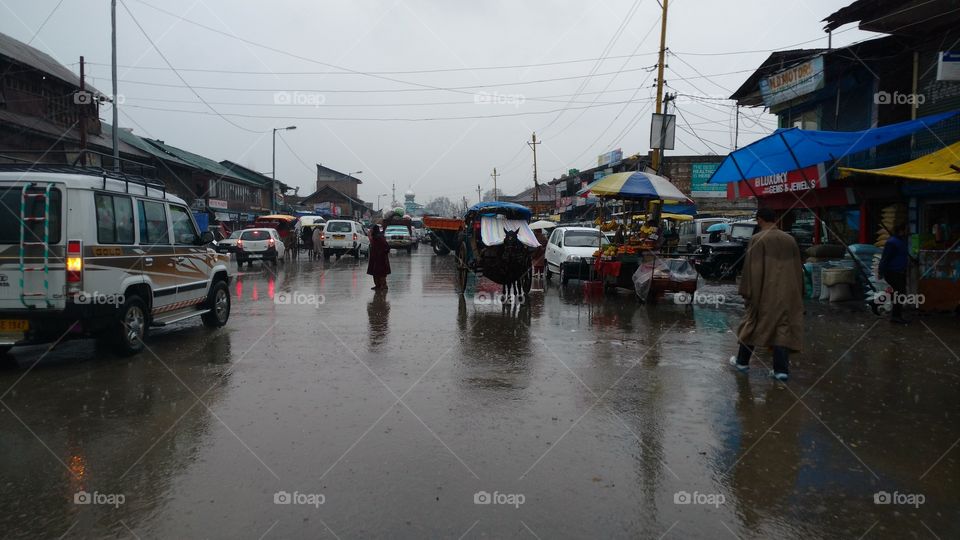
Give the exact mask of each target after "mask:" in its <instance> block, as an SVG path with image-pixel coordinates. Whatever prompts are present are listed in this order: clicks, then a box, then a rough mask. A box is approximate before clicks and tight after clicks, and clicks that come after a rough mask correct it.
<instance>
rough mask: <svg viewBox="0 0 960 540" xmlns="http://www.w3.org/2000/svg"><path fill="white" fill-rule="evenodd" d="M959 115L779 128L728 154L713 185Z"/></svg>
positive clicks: (834, 156)
mask: <svg viewBox="0 0 960 540" xmlns="http://www.w3.org/2000/svg"><path fill="white" fill-rule="evenodd" d="M958 114H960V111H952V112H947V113H941V114H935V115H931V116H925V117H923V118H918V119H916V120H909V121H907V122H900V123H899V124H890V125H889V126H883V127H877V128H871V129H866V130H863V131H813V130H805V129H799V128H789V129H778V130H777V131H775V132H774V133H773V134H772V135H768V136H766V137H764V138H762V139H760V140H759V141H756V142H754V143H752V144H749V145H747V146H744V147H743V148H741V149H739V150H736V151H734V152H731V153H730V154H729V155H727V157H726V158H725V159H724V160H723V163H721V164H720V166H719V167H717V170H716V171H714V173H713V176H711V177H710V180H709V183H711V184H724V183H730V182H739V181H741V180H748V179H750V178H758V177H761V176H770V175H774V174H780V173H785V172H789V171H793V170H797V169H802V168H805V167H810V166H812V165H817V164H819V163H824V162H826V161H834V160H838V159H841V158H843V157H846V156H848V155H850V154H856V153H857V152H862V151H864V150H868V149H870V148H873V147H875V146H879V145H881V144H886V143H888V142H890V141H893V140H896V139H899V138H900V137H905V136H907V135H910V134H912V133H915V132H917V131H919V130H921V129H924V128H929V127H931V126H933V125H934V124H937V123H939V122H942V121H944V120H947V119H949V118H953V117H954V116H957V115H958Z"/></svg>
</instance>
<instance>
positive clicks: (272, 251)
mask: <svg viewBox="0 0 960 540" xmlns="http://www.w3.org/2000/svg"><path fill="white" fill-rule="evenodd" d="M285 251H286V246H284V245H283V241H282V240H281V239H280V233H278V232H277V230H276V229H271V228H267V227H261V228H257V229H245V230H243V231H241V232H240V238H238V239H237V247H236V248H235V253H236V254H237V264H238V265H242V264H243V263H247V266H253V261H254V260H261V261H265V262H270V263H273V264H277V261H278V260H282V259H283V255H284V253H285Z"/></svg>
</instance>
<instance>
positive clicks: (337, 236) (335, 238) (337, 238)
mask: <svg viewBox="0 0 960 540" xmlns="http://www.w3.org/2000/svg"><path fill="white" fill-rule="evenodd" d="M344 238H346V237H345V236H344V235H342V234H335V235H333V239H334V240H343V239H344Z"/></svg>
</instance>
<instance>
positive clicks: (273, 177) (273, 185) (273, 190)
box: [270, 128, 277, 214]
mask: <svg viewBox="0 0 960 540" xmlns="http://www.w3.org/2000/svg"><path fill="white" fill-rule="evenodd" d="M272 155H273V158H272V159H273V165H272V166H271V167H270V213H271V214H276V213H277V210H276V206H277V202H276V198H277V128H273V153H272Z"/></svg>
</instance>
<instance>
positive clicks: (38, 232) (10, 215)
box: [0, 187, 60, 244]
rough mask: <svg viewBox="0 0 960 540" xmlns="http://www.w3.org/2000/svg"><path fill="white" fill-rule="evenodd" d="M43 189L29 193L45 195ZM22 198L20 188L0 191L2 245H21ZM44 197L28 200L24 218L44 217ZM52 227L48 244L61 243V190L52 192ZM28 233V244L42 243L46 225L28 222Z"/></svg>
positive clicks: (40, 222) (0, 235) (0, 234)
mask: <svg viewBox="0 0 960 540" xmlns="http://www.w3.org/2000/svg"><path fill="white" fill-rule="evenodd" d="M43 192H44V190H43V189H31V190H30V191H29V193H43ZM20 197H21V191H20V188H19V187H9V188H6V189H3V190H2V191H0V205H2V206H0V244H19V243H20ZM45 204H46V203H45V202H44V200H43V197H30V198H29V199H27V207H26V215H25V216H24V217H42V216H43V215H44V213H43V212H44V205H45ZM47 219H48V220H49V225H50V238H49V239H48V242H49V243H51V244H57V243H59V242H60V190H57V189H54V190H51V192H50V213H49V214H48V215H47ZM26 224H27V231H26V233H25V235H24V239H25V240H26V241H27V242H42V241H43V234H44V233H43V229H44V223H43V222H42V221H27V222H26Z"/></svg>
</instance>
